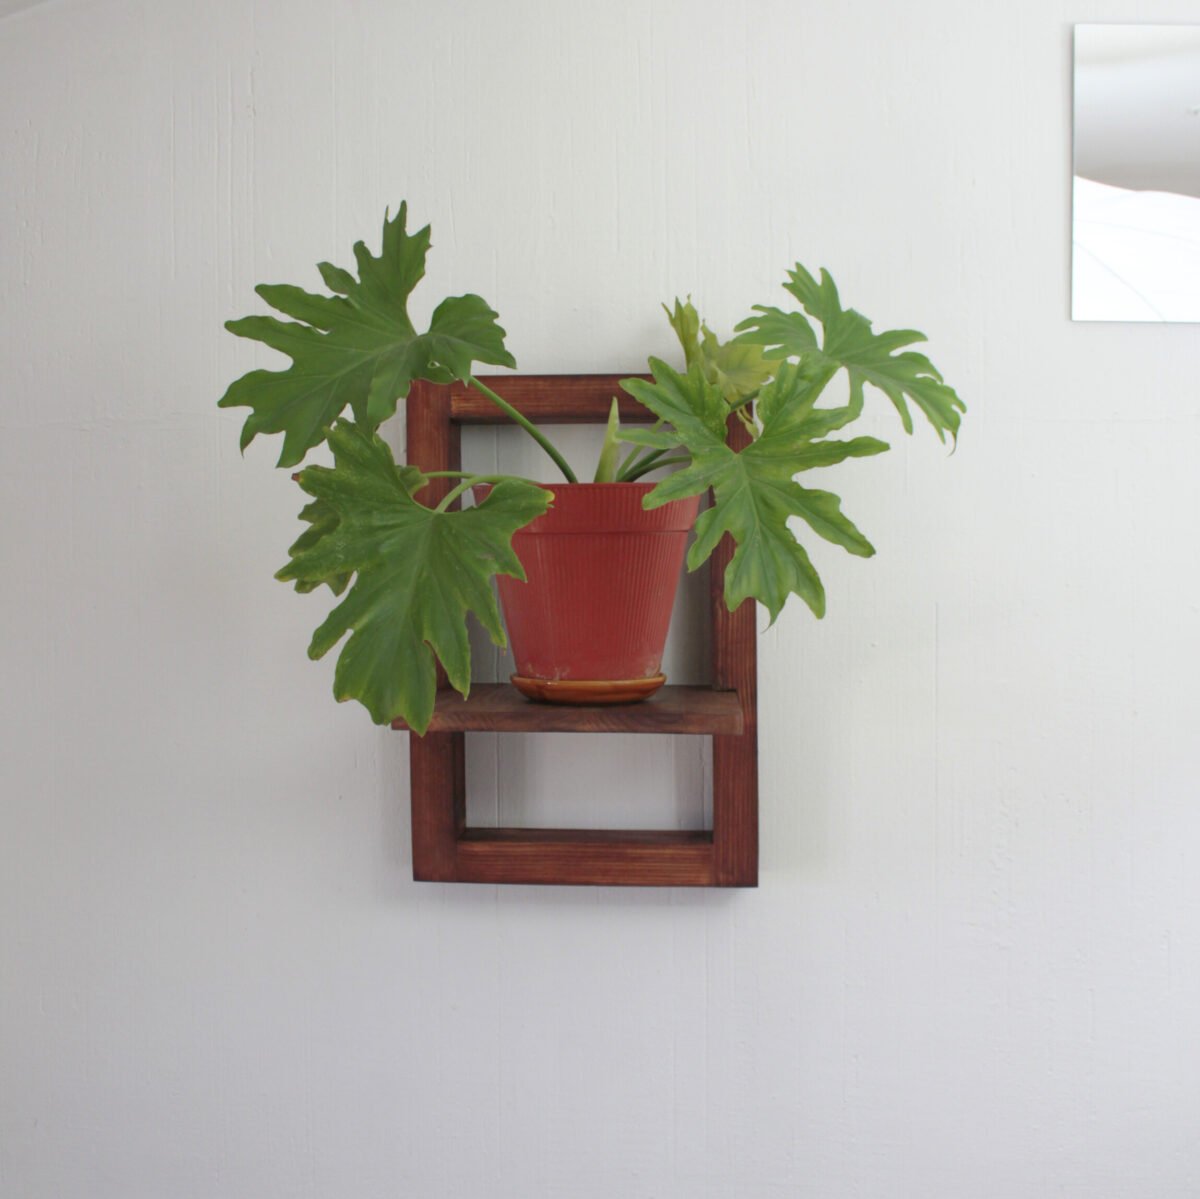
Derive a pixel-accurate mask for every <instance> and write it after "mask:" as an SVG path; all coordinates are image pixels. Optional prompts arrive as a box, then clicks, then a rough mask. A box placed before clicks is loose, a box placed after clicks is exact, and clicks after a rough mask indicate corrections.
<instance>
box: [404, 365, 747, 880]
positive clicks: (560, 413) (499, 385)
mask: <svg viewBox="0 0 1200 1199" xmlns="http://www.w3.org/2000/svg"><path fill="white" fill-rule="evenodd" d="M622 377H625V376H619V375H504V376H498V377H491V378H485V379H484V380H483V382H485V383H487V384H488V385H489V386H491V387H493V388H494V389H496V390H498V391H499V392H500V393H501V394H502V395H503V396H504V398H505V399H506V400H507V401H508V402H509V403H510V404H512V405H513V407H514V408H516V409H517V410H518V411H519V412H521V413H522V414H523V415H524V416H526V417H528V418H529V419H530V420H532V421H534V422H535V423H537V424H583V423H597V424H602V423H604V421H605V420H606V419H607V417H608V410H609V405H610V404H611V402H612V397H613V396H617V397H618V399H619V402H620V405H621V418H622V420H624V421H627V422H635V421H645V420H647V418H648V413H647V412H646V410H645V409H644V408H643V407H642V406H641V405H640V404H638V403H637V402H636V401H635V400H633V399H632V398H631V397H630V396H628V395H626V394H625V393H624V392H622V391H621V389H620V386H619V380H620V379H621V378H622ZM407 417H408V461H409V462H410V463H412V464H413V465H415V466H419V467H420V468H421V469H422V470H425V471H435V470H447V471H452V470H459V469H461V429H462V426H463V425H500V424H507V423H508V418H507V417H506V416H505V415H504V414H503V413H502V412H501V411H499V409H497V408H496V407H495V406H494V405H493V404H492V403H491V402H490V401H489V400H487V399H486V398H485V397H484V396H482V395H480V394H479V393H478V392H475V391H472V390H470V389H468V388H467V387H466V386H465V385H463V384H459V383H453V384H449V385H439V384H432V383H427V382H423V381H421V382H416V383H414V384H413V386H412V389H411V391H410V392H409V396H408V402H407ZM745 439H746V433H745V431H744V429H743V428H742V427H741V425H740V423H739V422H737V421H736V420H731V422H730V444H731V445H734V446H735V447H740V445H742V444H745ZM451 485H452V480H448V479H432V480H430V482H429V484H428V486H427V488H426V490H425V491H424V492H423V493H422V496H421V498H422V501H423V502H424V503H428V504H433V503H436V502H437V501H438V500H440V499H441V498H442V496H444V495H445V494H446V491H447V490H448V489H449V488H450V486H451ZM732 553H733V544H732V542H731V541H730V539H729V538H728V537H726V538H725V539H724V541H723V542H722V543H721V545H720V546H718V548H717V549H716V551H715V552H714V553H713V555H712V560H711V563H712V564H711V573H710V585H709V593H710V605H711V609H712V647H711V655H712V684H711V686H710V687H679V686H671V685H667V686H666V687H664V688H663V689H662V690H661V691H660V692H659V693H658V694H657V695H656V696H654V697H653V698H652V699H649V700H645V701H643V702H642V703H639V704H632V705H627V706H622V707H599V706H597V707H570V708H568V707H561V706H555V705H550V704H535V703H530V702H529V701H528V700H526V699H524V698H523V697H522V696H520V695H519V694H518V693H517V692H516V690H515V689H514V688H512V687H510V686H508V685H507V684H474V685H473V686H472V688H471V695H470V697H469V698H468V699H467V700H463V699H462V698H461V697H460V696H459V695H458V694H457V692H454V691H452V690H450V689H449V688H448V687H447V685H446V682H445V679H444V676H439V683H440V686H439V693H438V699H437V705H436V709H435V714H434V718H433V722H432V724H431V725H430V726H429V730H428V731H427V732H426V734H425V735H424V737H418V736H417V735H416V734H415V733H412V732H410V733H409V763H410V765H409V773H410V779H411V792H412V849H413V878H414V879H416V880H418V881H430V882H471V883H538V884H579V885H592V886H648V887H754V886H757V885H758V732H757V723H758V722H757V655H756V645H755V605H754V602H753V601H752V600H747V601H746V602H745V603H743V604H742V605H741V606H740V607H739V608H738V610H737V611H736V612H732V613H731V612H729V611H728V609H727V608H726V607H725V601H724V596H723V588H722V580H723V577H724V572H725V566H726V564H727V563H728V561H729V559H730V557H731V555H732ZM394 727H395V728H399V729H403V728H405V727H406V726H405V725H404V724H403V722H401V721H397V722H395V725H394ZM472 731H493V732H495V731H500V732H555V731H558V732H565V731H573V732H591V733H604V732H642V733H662V732H670V733H685V734H694V735H698V736H711V737H712V785H713V801H712V811H713V821H712V824H713V826H712V829H711V830H706V831H700V832H692V831H686V832H683V831H677V830H670V831H662V832H658V831H654V832H644V831H635V830H590V829H589V830H583V829H541V828H539V829H526V828H470V827H468V826H467V822H466V769H465V745H464V738H465V735H466V733H467V732H472Z"/></svg>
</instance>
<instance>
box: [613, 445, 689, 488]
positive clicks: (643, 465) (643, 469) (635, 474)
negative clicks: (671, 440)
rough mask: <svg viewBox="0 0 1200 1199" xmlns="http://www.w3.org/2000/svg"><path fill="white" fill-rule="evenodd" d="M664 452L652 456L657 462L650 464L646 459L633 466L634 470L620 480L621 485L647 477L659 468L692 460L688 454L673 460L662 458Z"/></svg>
mask: <svg viewBox="0 0 1200 1199" xmlns="http://www.w3.org/2000/svg"><path fill="white" fill-rule="evenodd" d="M666 452H667V451H666V450H659V451H658V453H657V454H655V455H654V457H655V458H656V459H657V461H655V462H651V461H650V460H649V459H646V460H645V461H643V462H639V463H637V464H635V466H634V469H633V470H631V471H630V472H629V473H628V474H627V475H626V476H625V477H624V478H623V479H622V480H621V482H622V483H632V482H634V481H635V480H636V479H640V478H641V477H642V476H643V475H648V474H649V473H650V472H651V471H652V470H658V468H659V467H660V466H676V465H682V464H683V463H685V462H691V460H692V459H691V456H690V455H688V454H681V455H677V456H676V457H674V458H664V457H663V454H665V453H666Z"/></svg>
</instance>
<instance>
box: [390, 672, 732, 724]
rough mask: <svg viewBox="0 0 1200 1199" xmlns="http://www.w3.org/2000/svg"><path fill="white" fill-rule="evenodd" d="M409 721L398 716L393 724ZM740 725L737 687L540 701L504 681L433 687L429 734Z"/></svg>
mask: <svg viewBox="0 0 1200 1199" xmlns="http://www.w3.org/2000/svg"><path fill="white" fill-rule="evenodd" d="M407 727H408V726H407V725H406V724H405V723H404V722H403V721H402V720H396V721H393V723H392V728H394V729H405V728H407ZM743 727H744V718H743V714H742V703H741V700H740V699H739V697H738V694H737V692H736V691H714V690H713V689H712V688H711V687H690V686H673V685H671V684H668V685H667V686H665V687H663V688H662V689H661V690H660V691H658V692H656V693H655V694H654V695H652V696H651V697H650V698H649V699H644V700H642V701H641V702H640V703H635V704H613V705H602V704H595V705H587V706H575V705H569V706H568V705H566V704H539V703H533V702H532V701H531V700H528V699H526V698H525V697H524V696H523V695H521V693H520V692H519V691H517V689H516V688H515V687H511V686H509V684H507V683H475V684H473V685H472V687H471V694H470V696H469V697H468V698H467V699H465V700H464V699H463V698H462V697H461V696H460V695H459V694H458V692H457V691H450V690H444V691H439V692H438V697H437V704H436V706H435V707H434V712H433V720H432V721H431V722H430V725H429V732H431V733H479V732H492V733H688V734H697V735H702V736H703V735H711V734H714V733H715V734H726V735H730V736H737V735H739V734H740V733H741V732H742V729H743Z"/></svg>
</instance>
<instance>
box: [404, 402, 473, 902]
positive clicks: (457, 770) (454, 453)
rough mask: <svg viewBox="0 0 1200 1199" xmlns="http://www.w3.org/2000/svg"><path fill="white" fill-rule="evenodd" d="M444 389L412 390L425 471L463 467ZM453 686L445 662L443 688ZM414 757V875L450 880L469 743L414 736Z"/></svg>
mask: <svg viewBox="0 0 1200 1199" xmlns="http://www.w3.org/2000/svg"><path fill="white" fill-rule="evenodd" d="M442 390H443V389H440V388H435V387H431V386H430V385H429V384H427V383H424V382H418V383H415V384H414V385H413V387H412V390H411V391H410V392H409V395H408V403H407V409H406V425H407V433H408V461H409V462H410V463H412V464H414V465H417V466H420V467H421V468H423V469H424V470H458V469H460V466H461V437H462V434H461V432H460V430H459V427H458V426H457V425H453V424H451V423H450V406H449V404H448V402H447V401H446V397H445V395H444V394H442ZM454 483H455V480H453V479H431V480H430V481H429V483H428V485H427V486H426V487H425V488H424V489H423V490H422V492H421V500H422V502H423V503H425V504H436V503H437V502H438V500H440V499H441V498H442V497H443V496H444V495H445V494H446V492H447V491H448V490H449V489H450V488H451V487H453V486H454ZM447 686H448V684H447V682H446V675H445V672H444V671H443V670H442V669H441V668H440V667H439V668H438V689H439V691H444V690H445V689H446V688H447ZM451 694H454V693H453V692H452V693H451ZM408 762H409V766H408V772H409V791H410V804H411V809H412V849H413V878H415V879H422V880H428V881H436V882H450V881H452V880H453V879H454V870H455V857H454V845H455V842H456V841H457V839H458V837H459V835H460V834H461V832H462V830H463V829H464V828H465V827H466V823H467V785H466V742H465V740H464V738H463V735H462V733H457V732H444V733H433V734H430V735H428V736H426V737H409V739H408Z"/></svg>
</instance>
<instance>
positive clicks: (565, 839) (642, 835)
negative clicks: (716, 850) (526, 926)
mask: <svg viewBox="0 0 1200 1199" xmlns="http://www.w3.org/2000/svg"><path fill="white" fill-rule="evenodd" d="M713 862H714V855H713V843H712V834H711V833H703V832H699V833H698V832H632V831H612V830H595V829H578V830H575V829H468V830H466V831H465V832H464V834H463V836H462V837H461V839H460V840H459V841H458V845H457V862H456V871H455V873H456V877H457V879H458V881H459V882H474V883H536V884H544V885H553V884H569V885H576V886H623V887H710V886H712V884H713V879H714V869H713Z"/></svg>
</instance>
